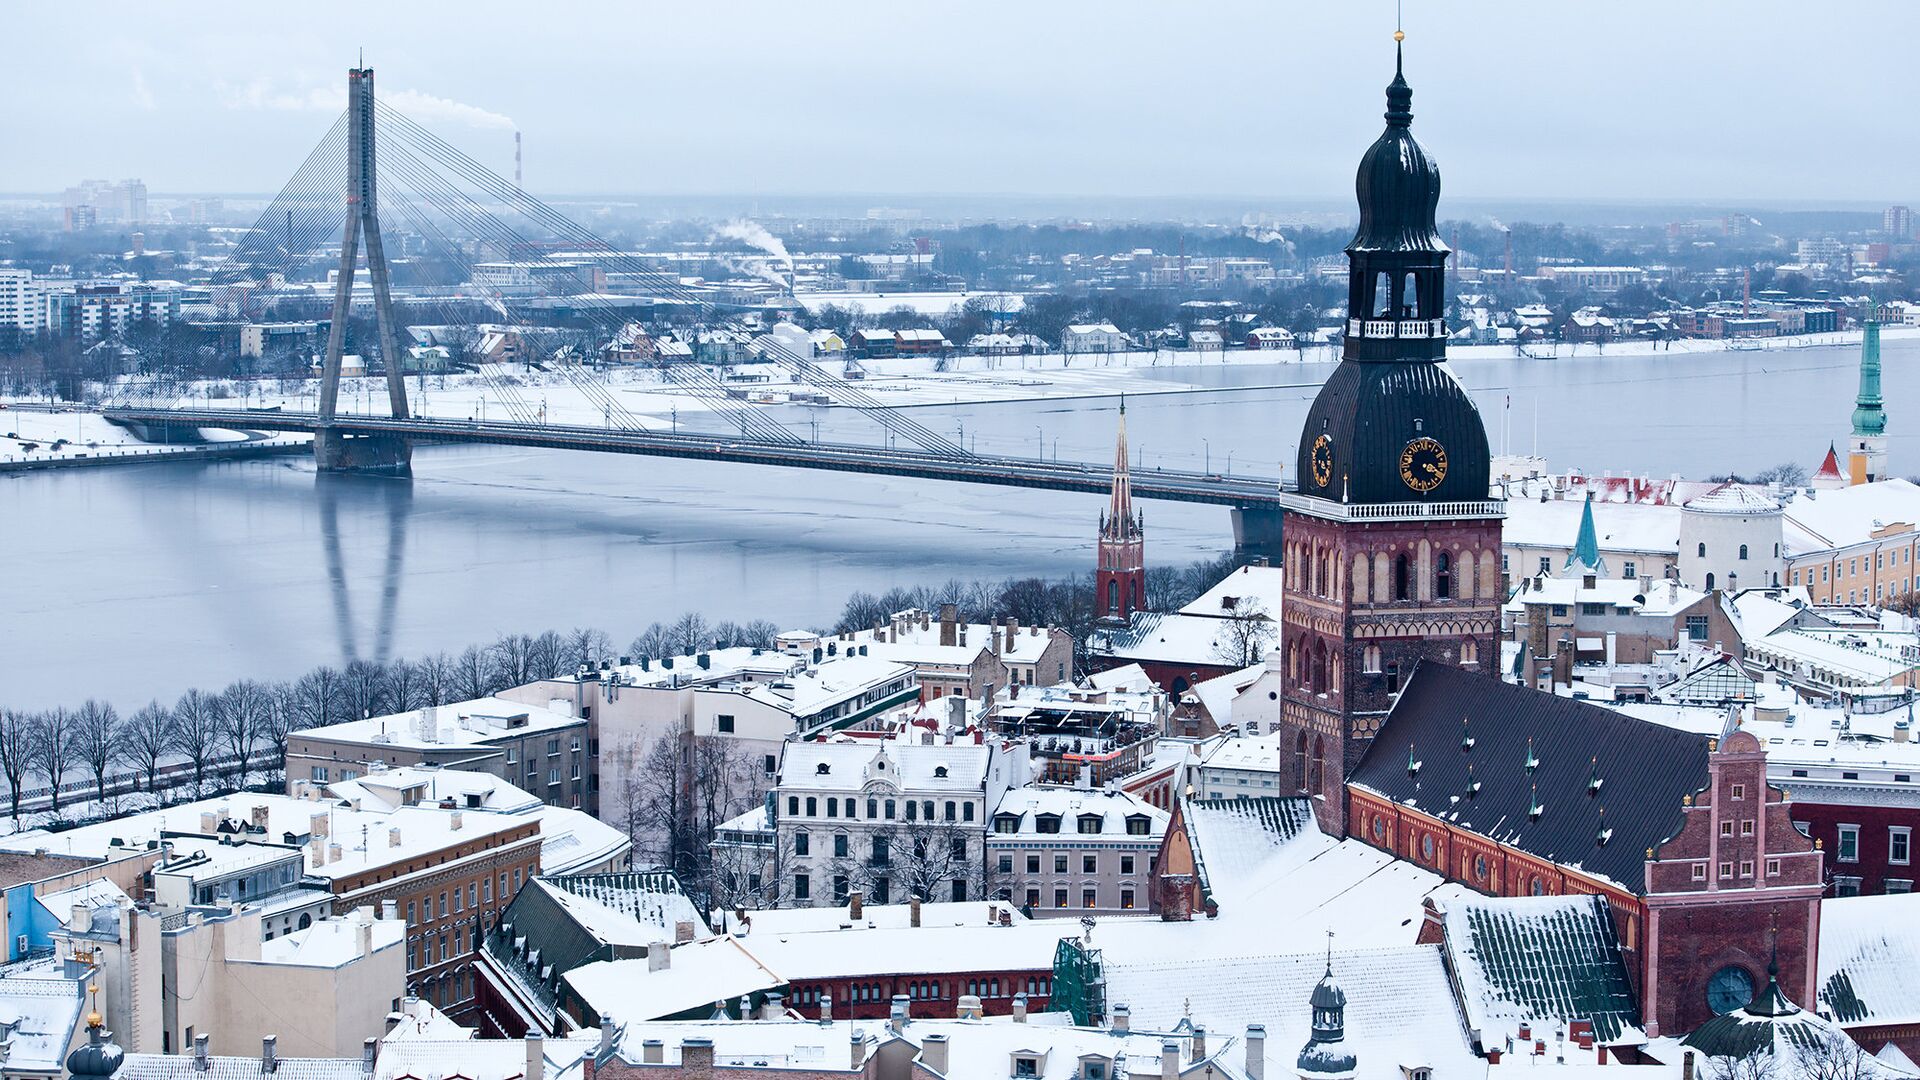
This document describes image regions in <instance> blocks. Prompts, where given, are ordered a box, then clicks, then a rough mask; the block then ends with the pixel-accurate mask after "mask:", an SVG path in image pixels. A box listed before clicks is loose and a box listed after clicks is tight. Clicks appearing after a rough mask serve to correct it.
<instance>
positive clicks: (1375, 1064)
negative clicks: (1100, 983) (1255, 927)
mask: <svg viewBox="0 0 1920 1080" xmlns="http://www.w3.org/2000/svg"><path fill="white" fill-rule="evenodd" d="M1274 925H1275V926H1279V925H1282V924H1280V923H1275V924H1274ZM1323 942H1324V939H1323ZM1301 943H1302V944H1305V943H1306V942H1304V941H1303V942H1301ZM1105 955H1106V956H1107V957H1108V962H1107V963H1106V965H1105V970H1106V976H1107V1001H1108V1002H1110V1003H1112V1004H1115V1005H1126V1006H1127V1007H1128V1008H1129V1009H1130V1010H1131V1011H1132V1014H1133V1020H1132V1022H1133V1026H1134V1028H1135V1029H1139V1030H1157V1031H1170V1030H1173V1029H1175V1028H1176V1027H1178V1026H1179V1025H1180V1024H1181V1023H1182V1021H1186V1022H1188V1023H1190V1024H1192V1025H1196V1026H1202V1027H1205V1028H1206V1029H1207V1030H1208V1032H1209V1033H1213V1032H1219V1033H1221V1034H1235V1033H1239V1032H1242V1031H1245V1030H1246V1028H1247V1025H1248V1024H1264V1025H1266V1029H1267V1042H1266V1049H1267V1069H1266V1074H1267V1075H1268V1076H1292V1075H1295V1073H1296V1070H1295V1068H1294V1058H1295V1055H1297V1054H1298V1053H1299V1052H1300V1048H1301V1047H1302V1046H1304V1045H1306V1043H1307V1040H1308V1038H1309V1036H1310V1035H1311V1034H1312V1021H1313V1011H1312V1009H1311V1007H1310V1006H1309V1004H1308V1001H1309V999H1310V998H1311V997H1312V995H1313V989H1314V987H1315V985H1316V984H1318V983H1319V982H1320V980H1321V978H1322V977H1323V976H1324V975H1325V974H1326V973H1327V971H1328V970H1329V966H1330V967H1331V970H1332V972H1333V977H1334V979H1335V981H1336V982H1338V983H1339V985H1340V989H1341V990H1343V991H1345V992H1346V995H1347V1004H1346V1016H1345V1020H1346V1046H1347V1048H1348V1049H1349V1050H1351V1051H1353V1052H1354V1054H1355V1056H1356V1057H1357V1058H1358V1060H1359V1063H1360V1066H1361V1068H1362V1070H1363V1075H1366V1076H1370V1077H1399V1076H1401V1075H1402V1073H1401V1071H1400V1070H1401V1067H1402V1066H1410V1065H1418V1066H1424V1067H1427V1068H1431V1069H1432V1070H1433V1075H1434V1076H1437V1077H1446V1076H1454V1077H1461V1076H1477V1075H1479V1073H1480V1071H1481V1070H1482V1069H1484V1068H1485V1065H1484V1063H1483V1062H1481V1061H1480V1060H1479V1058H1478V1057H1476V1056H1475V1054H1474V1052H1473V1049H1472V1047H1470V1046H1469V1045H1468V1044H1467V1039H1466V1035H1465V1033H1464V1030H1463V1027H1462V1024H1461V1017H1460V1011H1459V1007H1458V1005H1457V1004H1456V1003H1455V1001H1454V998H1453V992H1452V988H1451V986H1450V985H1449V982H1448V978H1447V970H1446V965H1445V963H1444V960H1443V957H1442V955H1441V949H1440V947H1439V946H1438V945H1412V944H1408V945H1402V946H1399V947H1395V948H1367V949H1340V948H1337V947H1336V948H1335V949H1334V951H1333V952H1332V954H1331V956H1329V954H1328V953H1327V952H1326V951H1324V944H1323V947H1322V948H1321V949H1315V950H1312V951H1307V952H1297V953H1285V954H1278V955H1275V954H1266V955H1246V953H1245V951H1244V950H1243V952H1242V954H1241V955H1238V956H1232V957H1224V958H1222V957H1209V958H1179V959H1163V960H1159V961H1157V962H1148V963H1126V962H1120V963H1115V962H1113V961H1112V955H1113V954H1112V951H1111V949H1108V950H1106V952H1105ZM1223 987H1231V988H1232V991H1231V992H1227V993H1223V992H1222V988H1223Z"/></svg>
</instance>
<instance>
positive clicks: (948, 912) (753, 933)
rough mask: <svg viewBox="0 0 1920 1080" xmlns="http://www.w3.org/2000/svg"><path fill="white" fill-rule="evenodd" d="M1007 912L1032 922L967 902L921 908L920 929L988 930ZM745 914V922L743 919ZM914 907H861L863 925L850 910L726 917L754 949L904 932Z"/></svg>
mask: <svg viewBox="0 0 1920 1080" xmlns="http://www.w3.org/2000/svg"><path fill="white" fill-rule="evenodd" d="M989 911H993V912H996V913H998V912H1002V911H1004V912H1007V913H1008V916H1009V917H1010V918H1012V919H1013V921H1014V922H1016V923H1024V922H1029V921H1031V920H1029V919H1028V918H1027V917H1026V916H1025V915H1022V914H1021V913H1020V912H1019V910H1018V909H1016V908H1014V907H1013V906H1012V905H1010V904H997V903H992V902H990V901H985V900H980V901H967V902H964V903H937V904H921V905H920V927H921V928H922V929H927V928H930V927H936V926H977V927H980V928H981V929H982V930H986V929H988V928H990V927H992V926H993V923H992V922H990V921H988V918H987V913H988V912H989ZM742 914H744V916H745V918H744V920H743V919H742V917H741V916H742ZM912 919H913V913H912V907H911V905H908V904H862V905H861V910H860V921H859V923H858V925H855V924H854V923H853V922H852V920H851V919H850V918H849V916H848V914H847V908H846V907H845V906H844V905H842V906H840V907H824V908H818V907H815V908H770V909H768V910H765V911H748V912H744V913H741V912H733V911H729V912H727V913H726V926H727V932H728V933H730V934H735V935H738V936H740V937H741V938H742V939H743V940H744V941H745V942H746V944H747V946H748V947H749V948H751V947H752V946H753V944H754V942H755V941H756V940H758V939H759V938H762V937H784V936H786V935H789V934H821V933H829V932H837V931H841V930H901V929H906V928H909V927H910V926H911V924H912Z"/></svg>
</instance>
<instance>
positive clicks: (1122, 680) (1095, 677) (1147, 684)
mask: <svg viewBox="0 0 1920 1080" xmlns="http://www.w3.org/2000/svg"><path fill="white" fill-rule="evenodd" d="M1087 685H1088V686H1091V687H1093V688H1094V689H1095V690H1133V691H1138V692H1141V693H1145V692H1148V691H1151V690H1152V689H1153V685H1154V683H1153V678H1152V677H1151V676H1149V675H1148V674H1147V669H1145V668H1143V667H1141V666H1140V665H1139V664H1121V665H1120V666H1119V667H1112V668H1108V669H1107V670H1105V671H1096V672H1094V673H1093V674H1091V675H1089V676H1087Z"/></svg>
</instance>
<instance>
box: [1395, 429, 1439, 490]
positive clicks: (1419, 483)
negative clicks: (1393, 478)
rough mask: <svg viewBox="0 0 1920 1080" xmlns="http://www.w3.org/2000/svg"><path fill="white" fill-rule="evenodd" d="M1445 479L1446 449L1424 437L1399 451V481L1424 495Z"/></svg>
mask: <svg viewBox="0 0 1920 1080" xmlns="http://www.w3.org/2000/svg"><path fill="white" fill-rule="evenodd" d="M1446 478H1447V448H1446V447H1444V446H1441V445H1440V444H1439V442H1437V441H1435V440H1433V439H1430V438H1428V437H1426V436H1424V435H1423V436H1421V437H1420V438H1418V439H1415V440H1413V441H1412V442H1410V443H1408V444H1407V447H1406V449H1404V450H1402V451H1400V480H1401V482H1403V483H1405V484H1406V485H1407V486H1408V487H1410V488H1412V489H1413V490H1415V491H1417V492H1419V493H1420V494H1422V495H1425V494H1426V493H1427V492H1429V491H1432V490H1433V489H1434V488H1437V487H1439V486H1440V481H1442V480H1445V479H1446Z"/></svg>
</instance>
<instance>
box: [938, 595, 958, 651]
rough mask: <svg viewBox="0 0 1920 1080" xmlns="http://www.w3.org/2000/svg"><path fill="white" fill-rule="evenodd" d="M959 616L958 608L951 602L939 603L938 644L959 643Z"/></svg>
mask: <svg viewBox="0 0 1920 1080" xmlns="http://www.w3.org/2000/svg"><path fill="white" fill-rule="evenodd" d="M959 618H960V612H959V609H958V608H956V607H955V606H954V605H952V604H941V605H940V644H942V645H958V644H959V643H960V640H959V632H960V630H959V626H958V625H957V624H958V621H959Z"/></svg>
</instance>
